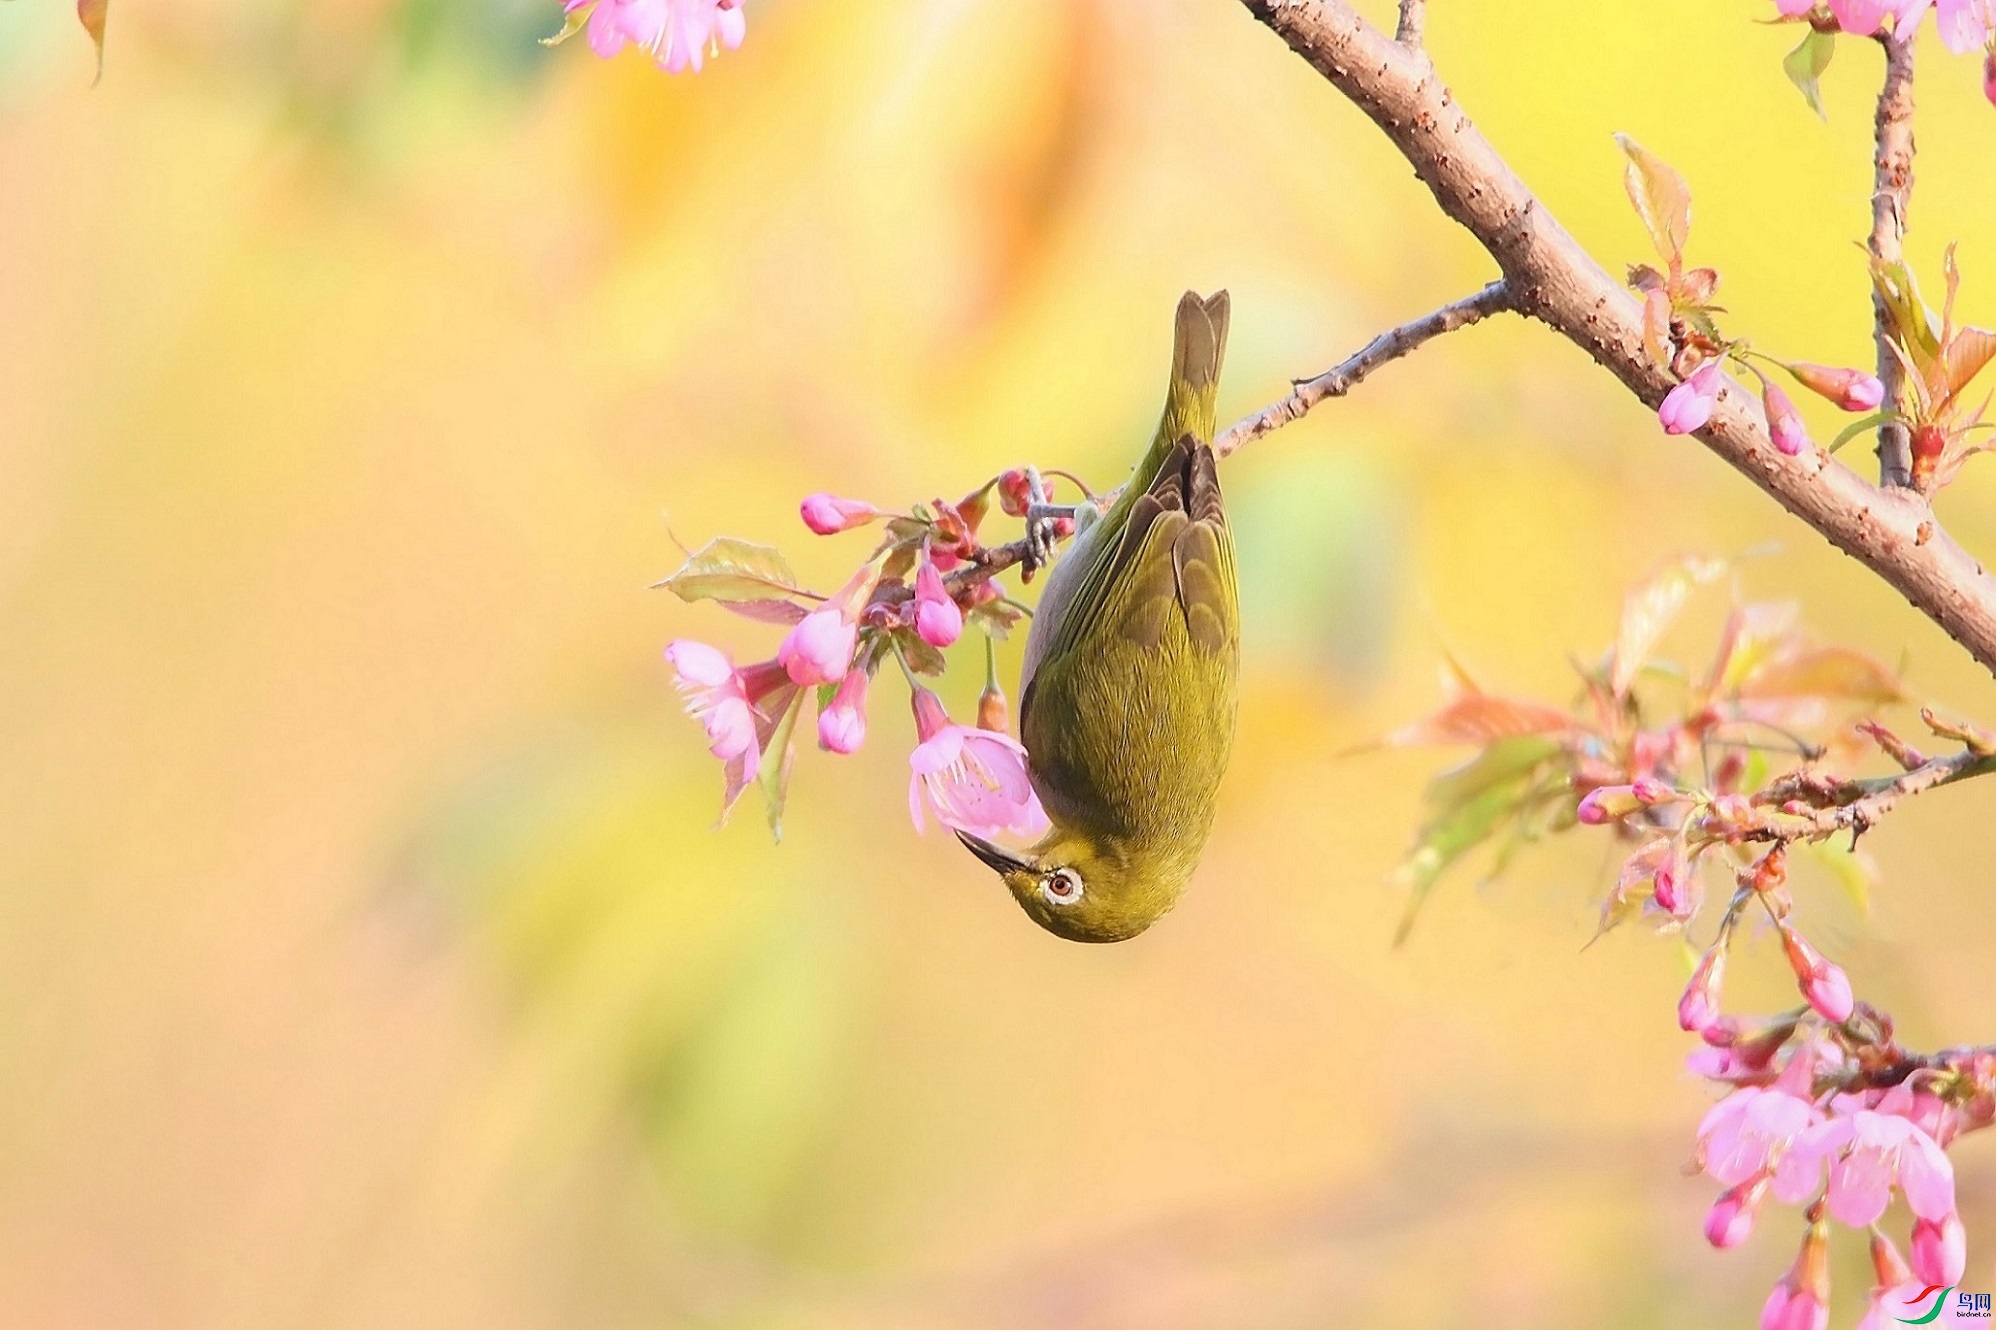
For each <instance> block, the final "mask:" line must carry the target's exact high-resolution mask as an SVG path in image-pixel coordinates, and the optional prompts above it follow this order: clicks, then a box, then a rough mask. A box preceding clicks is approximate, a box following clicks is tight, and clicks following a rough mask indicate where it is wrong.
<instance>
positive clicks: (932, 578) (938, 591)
mask: <svg viewBox="0 0 1996 1330" xmlns="http://www.w3.org/2000/svg"><path fill="white" fill-rule="evenodd" d="M915 631H916V632H917V633H919V634H920V635H921V638H922V640H923V641H924V642H927V643H928V644H929V645H930V646H932V647H946V646H950V645H952V644H953V643H954V642H955V641H956V640H957V638H959V637H962V636H963V611H962V610H960V609H958V608H957V604H956V602H955V601H954V600H952V599H950V594H949V588H948V587H946V586H944V585H943V578H942V574H941V573H939V572H937V571H936V566H935V564H934V563H933V562H932V561H931V560H928V559H924V560H922V566H921V567H920V568H918V569H916V571H915Z"/></svg>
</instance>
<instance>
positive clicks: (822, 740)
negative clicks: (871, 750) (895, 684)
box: [818, 670, 867, 753]
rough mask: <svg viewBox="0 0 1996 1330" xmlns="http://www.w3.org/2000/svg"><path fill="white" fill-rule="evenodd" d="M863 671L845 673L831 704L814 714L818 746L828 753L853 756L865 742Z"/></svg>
mask: <svg viewBox="0 0 1996 1330" xmlns="http://www.w3.org/2000/svg"><path fill="white" fill-rule="evenodd" d="M866 686H867V674H866V671H865V670H849V671H847V672H846V677H845V680H844V681H843V682H842V683H840V684H839V691H838V692H836V693H834V694H833V695H832V702H831V705H830V706H828V707H826V708H825V709H824V710H823V711H821V712H819V713H818V746H819V747H820V748H823V749H824V750H825V751H826V752H828V753H857V752H858V751H859V747H860V745H861V744H863V743H865V742H866Z"/></svg>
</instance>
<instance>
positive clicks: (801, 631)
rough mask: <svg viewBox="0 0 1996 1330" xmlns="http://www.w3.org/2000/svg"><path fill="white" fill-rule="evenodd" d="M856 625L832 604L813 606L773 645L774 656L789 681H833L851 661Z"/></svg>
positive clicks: (854, 644) (837, 678)
mask: <svg viewBox="0 0 1996 1330" xmlns="http://www.w3.org/2000/svg"><path fill="white" fill-rule="evenodd" d="M858 638H859V628H858V626H857V625H856V624H854V623H853V622H852V620H850V619H848V618H846V616H845V614H844V612H843V611H841V610H840V609H838V608H837V607H835V606H827V607H826V608H824V609H820V610H813V611H811V613H809V614H807V615H805V616H804V617H803V618H802V619H800V620H799V621H798V623H797V626H796V627H794V628H792V629H791V630H790V632H789V634H788V635H786V636H785V637H784V639H783V642H782V644H781V645H780V646H778V647H777V648H776V659H777V660H778V661H779V662H781V664H782V665H783V668H784V671H785V672H786V673H788V674H789V675H790V680H791V682H792V683H798V684H806V685H808V684H819V683H837V682H838V681H839V680H840V679H843V678H844V677H845V674H846V670H847V668H848V667H849V666H851V664H852V653H853V648H854V647H855V646H856V645H857V643H858Z"/></svg>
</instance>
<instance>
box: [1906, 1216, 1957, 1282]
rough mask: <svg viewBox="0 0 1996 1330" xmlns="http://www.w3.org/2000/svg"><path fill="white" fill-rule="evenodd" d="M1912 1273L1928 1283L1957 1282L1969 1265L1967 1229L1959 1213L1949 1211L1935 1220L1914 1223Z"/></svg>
mask: <svg viewBox="0 0 1996 1330" xmlns="http://www.w3.org/2000/svg"><path fill="white" fill-rule="evenodd" d="M1912 1257H1913V1275H1914V1277H1915V1278H1916V1279H1919V1280H1920V1281H1922V1282H1923V1283H1928V1284H1959V1283H1960V1282H1961V1276H1962V1274H1963V1272H1964V1271H1966V1270H1967V1269H1968V1232H1967V1230H1966V1229H1964V1228H1963V1227H1962V1226H1961V1216H1960V1215H1958V1214H1952V1215H1949V1216H1948V1217H1947V1218H1945V1219H1942V1220H1940V1221H1939V1222H1938V1223H1936V1222H1935V1221H1934V1220H1931V1219H1922V1220H1918V1221H1917V1222H1915V1223H1914V1225H1913V1249H1912Z"/></svg>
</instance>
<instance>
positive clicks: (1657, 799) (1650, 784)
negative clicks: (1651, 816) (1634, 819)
mask: <svg viewBox="0 0 1996 1330" xmlns="http://www.w3.org/2000/svg"><path fill="white" fill-rule="evenodd" d="M1629 792H1630V793H1631V794H1633V795H1635V796H1636V798H1638V799H1640V800H1641V801H1642V802H1643V803H1645V804H1648V805H1651V806H1652V807H1653V806H1655V805H1657V804H1668V803H1675V802H1677V800H1679V799H1681V798H1683V797H1684V796H1683V795H1681V794H1679V793H1678V792H1677V791H1676V790H1674V789H1672V788H1671V787H1670V786H1668V785H1666V784H1664V783H1663V782H1662V781H1660V780H1658V779H1657V778H1656V777H1654V776H1638V777H1636V779H1635V783H1634V784H1632V785H1630V786H1629Z"/></svg>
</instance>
